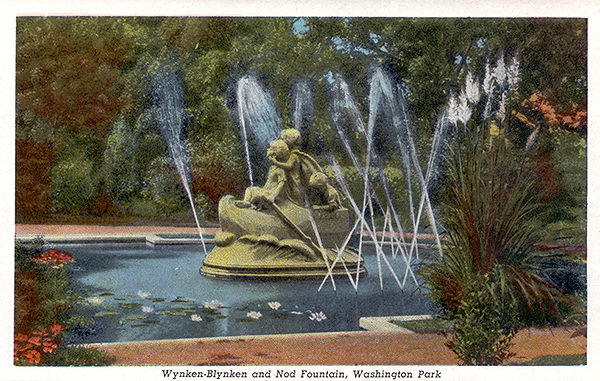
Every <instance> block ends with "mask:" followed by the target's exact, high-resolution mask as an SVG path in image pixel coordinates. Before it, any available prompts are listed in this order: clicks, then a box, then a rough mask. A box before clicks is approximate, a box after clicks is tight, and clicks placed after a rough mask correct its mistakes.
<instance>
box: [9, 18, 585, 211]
mask: <svg viewBox="0 0 600 381" xmlns="http://www.w3.org/2000/svg"><path fill="white" fill-rule="evenodd" d="M586 47H587V25H586V22H585V20H583V19H557V20H554V19H448V18H445V19H426V18H236V17H127V18H125V17H46V18H41V17H22V18H18V20H17V52H16V53H17V55H16V79H17V99H16V101H17V119H16V121H17V139H19V140H21V139H26V138H29V139H33V140H34V141H42V140H43V141H49V142H51V143H52V144H53V145H55V146H56V147H57V148H58V149H59V150H62V149H68V147H69V146H70V145H72V144H75V142H76V141H77V140H78V139H79V138H78V135H80V134H83V135H85V134H94V135H97V139H98V140H99V141H101V142H102V144H103V145H104V148H103V149H101V150H100V153H99V154H98V153H97V152H96V153H94V152H95V151H94V152H88V153H87V154H94V155H96V156H93V157H92V156H86V158H85V159H86V160H91V162H93V168H95V170H96V169H97V168H109V167H110V166H111V165H112V166H113V167H112V168H113V170H107V171H103V172H102V173H103V174H104V176H106V177H105V178H104V179H103V180H102V182H107V183H109V182H110V181H112V180H111V179H108V176H112V175H114V174H115V173H117V172H118V171H117V172H115V171H114V168H115V167H114V164H115V163H114V162H113V163H112V164H110V160H113V159H115V158H116V156H114V155H113V156H111V155H108V156H107V155H105V154H104V153H105V152H106V153H110V152H113V153H115V152H116V151H115V147H117V146H119V144H120V143H119V144H117V142H116V140H115V139H116V137H117V136H118V135H119V133H120V132H119V131H118V128H121V132H122V127H118V123H116V121H117V120H122V123H124V125H127V126H132V128H133V130H134V132H133V137H132V140H131V142H130V144H132V145H133V148H131V147H130V148H129V149H131V150H133V151H135V152H134V153H133V156H135V157H138V156H137V155H141V156H142V157H143V158H142V159H141V160H139V159H138V160H134V162H133V163H129V164H131V166H132V168H130V170H131V171H132V173H134V174H135V176H133V177H132V178H131V179H134V178H135V180H132V181H140V182H143V181H146V180H149V179H148V178H147V176H148V173H149V164H150V163H151V162H153V161H154V160H155V159H157V158H158V157H159V156H164V155H166V150H165V146H164V145H163V144H161V143H158V142H156V141H154V137H158V134H157V133H156V131H154V128H155V127H153V126H152V125H151V123H150V124H149V123H146V124H145V127H144V128H143V129H142V130H143V131H144V133H142V132H141V131H142V130H139V129H137V127H135V126H137V125H139V123H140V120H142V119H144V118H145V117H144V115H146V114H147V112H148V109H149V107H151V105H152V102H153V99H152V96H151V92H150V91H149V83H150V80H149V68H150V67H151V66H152V65H153V64H154V63H156V62H158V61H160V60H162V59H164V58H165V57H176V60H177V64H178V66H179V69H180V71H181V73H182V79H183V90H184V98H185V99H184V100H185V107H186V112H187V114H188V115H189V117H190V118H189V123H188V126H187V128H188V131H187V134H188V137H189V139H190V142H194V141H197V142H199V141H204V140H205V139H212V140H213V141H217V142H218V141H219V140H220V139H219V137H222V136H224V135H227V136H232V137H233V136H236V137H237V136H239V134H238V126H237V121H236V118H235V117H236V95H235V84H236V81H237V80H238V79H239V78H240V77H241V76H243V75H246V74H250V75H253V76H255V77H256V78H257V79H258V81H259V82H260V83H261V84H262V85H264V88H265V89H267V91H268V92H269V93H270V94H271V95H272V96H273V97H274V99H275V105H276V109H277V112H278V114H279V117H280V118H281V120H282V127H289V126H291V125H292V123H293V121H292V112H293V105H292V103H293V98H292V95H293V94H294V89H295V86H296V85H297V84H298V83H300V82H304V83H306V84H308V88H310V90H311V91H312V99H313V102H314V111H313V112H312V117H311V119H310V120H306V122H312V124H311V125H310V126H308V127H309V128H307V129H306V130H305V131H304V132H303V139H304V146H303V149H305V150H308V151H309V152H310V151H311V150H313V152H314V151H317V147H316V146H315V145H312V146H311V145H310V144H308V143H307V142H316V141H318V140H319V139H321V138H323V139H328V140H329V141H332V142H333V143H335V139H334V136H335V135H334V132H333V131H332V130H331V128H330V127H329V125H330V122H331V115H330V110H329V93H328V90H329V87H330V80H331V74H340V75H342V76H343V77H344V78H345V79H346V80H347V81H348V83H349V86H350V88H351V89H352V92H353V95H354V97H355V98H356V99H357V103H358V107H359V109H360V111H361V113H362V115H363V119H365V120H366V117H367V115H368V109H367V108H368V101H367V98H368V91H369V80H368V79H369V74H370V72H371V70H372V68H373V67H374V66H384V67H386V68H387V69H388V72H390V73H393V74H395V75H396V76H397V77H398V78H399V79H401V80H402V83H403V91H405V92H406V94H407V95H408V100H409V103H410V110H411V113H412V117H413V119H414V121H415V127H416V131H415V132H416V134H417V136H418V137H420V139H419V141H420V145H421V148H422V151H424V152H426V151H427V150H428V147H427V146H428V142H429V138H430V136H431V133H432V132H431V131H432V126H433V120H434V119H435V116H436V115H437V114H438V113H439V111H440V109H441V107H442V105H444V104H445V103H446V102H447V99H448V97H449V96H450V94H451V93H458V89H459V88H460V86H461V84H462V82H463V80H464V76H465V73H466V70H465V69H466V68H468V69H471V70H472V71H473V73H474V74H475V75H476V76H479V77H482V76H483V73H482V72H481V70H476V69H477V68H482V67H483V66H484V65H483V63H484V62H485V60H486V59H491V60H492V61H496V60H497V58H498V57H499V55H500V54H502V53H506V54H508V52H510V53H511V54H512V52H518V54H519V56H520V58H521V65H522V68H523V70H522V75H521V87H520V89H521V90H520V93H519V97H518V99H517V100H516V102H521V101H523V100H525V99H526V98H529V97H530V95H531V94H534V93H540V94H541V95H542V96H544V97H547V98H548V99H549V100H550V101H551V102H552V104H553V105H554V107H555V108H556V109H557V110H558V111H557V112H560V113H561V115H565V116H567V117H568V116H569V115H571V114H573V113H574V114H573V115H575V116H576V115H579V114H577V112H579V111H582V110H584V109H585V107H586V92H587V66H586ZM573 110H575V111H573ZM111 128H115V130H112V131H111ZM138 130H139V132H136V131H138ZM144 134H148V136H149V137H152V138H147V137H146V136H145V135H144ZM109 136H112V138H109ZM111 139H112V140H111ZM151 141H152V142H151ZM128 144H129V143H128ZM227 144H229V145H231V144H234V145H235V144H238V148H239V150H240V151H241V146H239V142H238V143H235V140H234V141H233V142H228V143H227ZM142 147H152V149H143V148H142ZM200 147H201V145H200V146H199V147H198V149H199V148H200ZM333 147H334V148H335V147H336V145H335V144H333ZM223 149H225V147H223ZM227 149H229V148H227ZM199 155H206V153H200V154H199ZM198 157H199V156H198ZM111 158H112V159H111ZM20 160H25V161H27V159H26V158H21V159H20ZM107 160H108V161H107ZM52 165H57V164H48V167H47V170H50V169H51V166H52ZM193 165H194V164H193ZM192 170H193V171H194V172H195V174H196V175H195V177H196V178H206V176H208V175H209V173H208V172H207V173H205V174H202V170H203V168H202V167H198V166H196V167H194V168H192ZM110 174H112V175H110ZM229 175H230V176H232V177H234V178H235V181H232V182H231V184H239V183H240V182H242V181H244V178H243V177H244V175H243V174H240V173H239V171H233V172H230V173H229ZM17 177H18V178H19V177H21V178H23V179H25V178H26V176H25V174H24V173H23V172H21V171H20V170H19V169H18V171H17ZM19 184H21V185H20V186H19V189H20V188H26V187H28V186H29V187H30V186H32V184H31V183H26V184H25V183H22V182H19ZM118 187H119V186H117V185H114V186H112V185H111V186H110V187H109V188H111V189H113V190H114V192H113V191H109V194H111V197H113V198H115V200H118V199H120V198H121V197H123V195H124V194H125V193H127V194H129V195H131V196H134V198H135V197H137V196H141V195H140V193H139V192H141V189H142V186H138V187H133V188H132V187H130V186H129V185H128V186H127V187H126V188H127V189H129V190H127V191H125V190H117V189H116V188H118ZM237 187H238V186H237V185H236V186H233V185H232V187H230V188H227V187H225V188H221V187H218V188H219V189H221V191H220V192H237ZM134 188H135V189H134ZM199 191H200V190H196V192H199ZM136 195H137V196H136ZM215 197H216V195H211V196H210V198H211V199H212V198H215ZM40 200H41V198H40ZM40 209H47V208H44V207H40V208H38V210H40Z"/></svg>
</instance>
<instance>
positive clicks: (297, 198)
mask: <svg viewBox="0 0 600 381" xmlns="http://www.w3.org/2000/svg"><path fill="white" fill-rule="evenodd" d="M279 141H281V142H283V143H285V145H286V146H287V148H288V150H289V156H288V157H287V159H284V160H281V159H280V158H278V157H277V156H275V155H274V154H273V153H271V154H269V153H268V152H267V158H268V159H269V161H271V163H272V164H273V165H274V166H276V167H278V168H280V169H282V170H284V171H285V173H286V174H287V178H288V194H287V196H288V198H289V199H290V200H291V201H292V202H294V203H296V204H297V205H304V196H303V189H304V185H303V184H302V179H301V171H302V163H301V158H300V156H299V155H300V151H299V150H298V145H299V144H300V132H298V130H296V129H292V128H290V129H286V130H283V131H281V135H280V137H279Z"/></svg>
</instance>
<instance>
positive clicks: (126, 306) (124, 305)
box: [119, 303, 142, 309]
mask: <svg viewBox="0 0 600 381" xmlns="http://www.w3.org/2000/svg"><path fill="white" fill-rule="evenodd" d="M141 306H142V305H141V304H140V303H119V307H121V308H128V309H132V308H139V307H141Z"/></svg>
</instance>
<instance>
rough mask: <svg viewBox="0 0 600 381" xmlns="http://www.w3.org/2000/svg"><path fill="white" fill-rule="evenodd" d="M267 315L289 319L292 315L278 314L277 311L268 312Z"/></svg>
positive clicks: (272, 317)
mask: <svg viewBox="0 0 600 381" xmlns="http://www.w3.org/2000/svg"><path fill="white" fill-rule="evenodd" d="M265 316H267V317H269V318H271V319H289V318H290V316H289V315H287V314H281V313H280V314H276V313H266V314H265Z"/></svg>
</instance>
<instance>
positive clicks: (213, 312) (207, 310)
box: [200, 307, 250, 316]
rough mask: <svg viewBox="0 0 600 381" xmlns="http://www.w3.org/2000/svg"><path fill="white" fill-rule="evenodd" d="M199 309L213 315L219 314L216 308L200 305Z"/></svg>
mask: <svg viewBox="0 0 600 381" xmlns="http://www.w3.org/2000/svg"><path fill="white" fill-rule="evenodd" d="M200 310H201V311H202V312H203V313H205V314H208V315H215V316H217V315H221V312H219V311H217V310H213V309H210V308H205V307H202V308H201V309H200ZM248 311H250V310H248Z"/></svg>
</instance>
